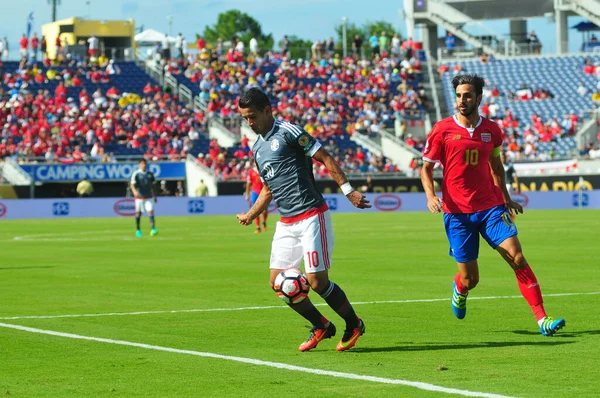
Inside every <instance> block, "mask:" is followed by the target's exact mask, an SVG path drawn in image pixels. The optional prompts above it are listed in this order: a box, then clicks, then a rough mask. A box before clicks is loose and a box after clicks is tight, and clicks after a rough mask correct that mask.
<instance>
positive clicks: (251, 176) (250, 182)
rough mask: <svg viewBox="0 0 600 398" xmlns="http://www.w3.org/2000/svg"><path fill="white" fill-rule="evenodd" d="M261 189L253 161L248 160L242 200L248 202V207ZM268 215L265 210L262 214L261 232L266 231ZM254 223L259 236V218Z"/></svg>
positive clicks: (261, 185)
mask: <svg viewBox="0 0 600 398" xmlns="http://www.w3.org/2000/svg"><path fill="white" fill-rule="evenodd" d="M262 189H263V182H262V180H261V179H260V174H259V173H258V171H257V170H256V167H255V166H254V159H252V158H251V159H250V169H249V170H248V178H247V179H246V194H245V195H244V198H245V199H246V200H250V207H252V206H253V205H254V204H255V203H256V199H258V196H259V195H260V191H262ZM268 215H269V211H268V210H265V211H263V212H262V220H263V221H262V225H263V231H266V230H267V216H268ZM254 222H255V223H256V231H255V233H257V234H260V217H256V218H255V219H254Z"/></svg>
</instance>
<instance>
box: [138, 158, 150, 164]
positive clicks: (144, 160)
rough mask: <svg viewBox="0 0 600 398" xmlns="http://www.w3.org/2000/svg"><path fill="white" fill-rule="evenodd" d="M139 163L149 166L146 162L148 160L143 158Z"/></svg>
mask: <svg viewBox="0 0 600 398" xmlns="http://www.w3.org/2000/svg"><path fill="white" fill-rule="evenodd" d="M139 163H144V164H148V161H147V160H146V158H141V159H140V161H139Z"/></svg>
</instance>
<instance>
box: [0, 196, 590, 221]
mask: <svg viewBox="0 0 600 398" xmlns="http://www.w3.org/2000/svg"><path fill="white" fill-rule="evenodd" d="M367 197H368V199H369V200H370V201H371V204H372V205H373V207H372V208H370V209H366V210H360V209H356V208H355V207H354V206H352V204H351V203H350V202H349V201H348V199H347V198H346V197H345V196H344V195H340V194H336V195H325V200H326V202H327V205H328V206H329V209H330V211H331V212H333V213H356V212H366V213H381V212H398V211H428V210H427V201H426V200H425V194H423V193H403V194H394V193H384V194H367ZM513 198H514V199H515V200H516V201H517V202H519V203H521V205H523V207H525V208H526V209H574V208H589V209H598V208H600V190H596V191H582V192H570V191H561V192H523V193H521V194H516V195H514V197H513ZM247 209H248V202H246V201H245V200H244V198H243V196H220V197H203V198H188V197H160V198H159V199H158V203H157V204H156V206H155V212H156V214H157V215H159V216H203V215H231V216H233V215H235V214H237V213H239V212H242V211H245V210H247ZM269 212H271V213H273V212H276V206H275V204H274V203H273V204H271V206H270V207H269ZM134 215H135V207H134V200H133V199H132V198H88V199H14V200H0V220H5V219H25V218H72V217H133V216H134Z"/></svg>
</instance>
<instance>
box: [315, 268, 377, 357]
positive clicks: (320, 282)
mask: <svg viewBox="0 0 600 398" xmlns="http://www.w3.org/2000/svg"><path fill="white" fill-rule="evenodd" d="M306 276H307V278H308V283H309V284H310V286H311V288H312V289H313V290H314V291H315V292H317V293H319V295H320V296H321V297H323V299H324V300H325V302H326V303H327V304H328V305H329V306H330V307H331V308H332V309H333V310H334V311H335V312H336V313H337V314H338V315H339V316H340V317H342V318H343V319H344V321H346V329H345V331H344V336H343V337H342V339H341V340H340V342H339V343H338V345H337V347H336V350H338V351H346V350H349V349H350V348H352V347H354V345H355V344H356V341H357V340H358V338H359V337H360V336H362V335H363V334H364V333H365V324H364V322H363V321H362V320H361V319H360V318H359V317H358V316H357V315H356V312H354V308H353V307H352V304H350V302H349V301H348V298H347V297H346V293H344V291H343V290H342V288H341V287H339V286H338V285H336V284H335V283H334V282H332V281H330V280H329V275H328V272H327V270H324V271H320V272H315V273H310V274H307V275H306Z"/></svg>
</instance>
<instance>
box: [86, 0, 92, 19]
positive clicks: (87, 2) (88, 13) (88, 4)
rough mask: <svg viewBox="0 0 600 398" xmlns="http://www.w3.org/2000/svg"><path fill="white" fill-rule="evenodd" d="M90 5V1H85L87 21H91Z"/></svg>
mask: <svg viewBox="0 0 600 398" xmlns="http://www.w3.org/2000/svg"><path fill="white" fill-rule="evenodd" d="M91 3H92V2H91V1H90V0H87V1H86V2H85V4H86V5H87V18H88V19H91V18H92V12H91V8H92V7H91Z"/></svg>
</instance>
